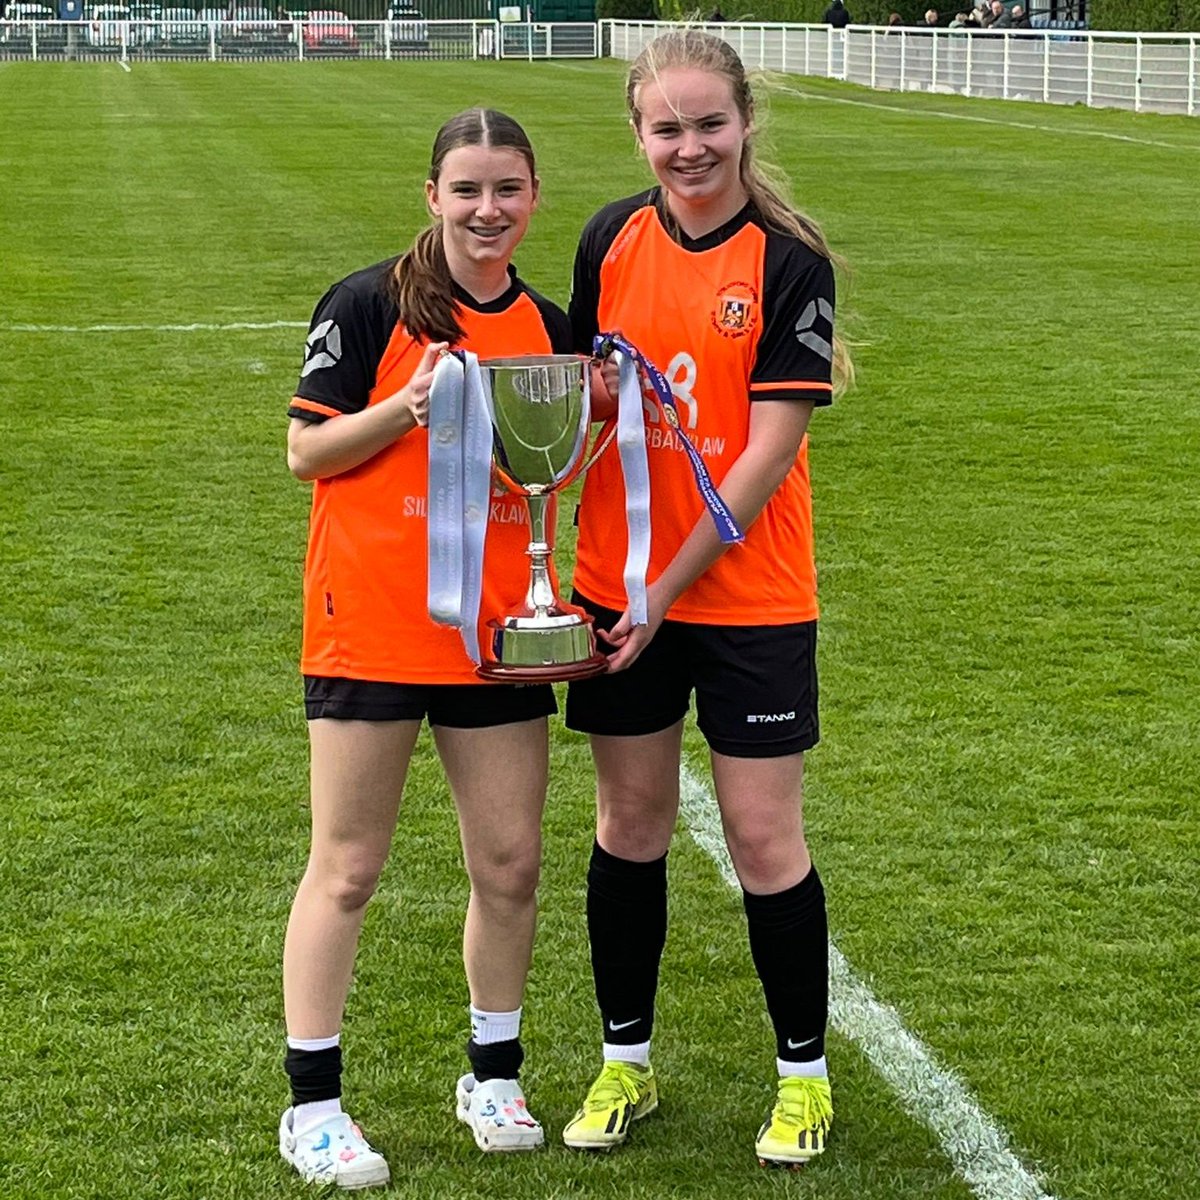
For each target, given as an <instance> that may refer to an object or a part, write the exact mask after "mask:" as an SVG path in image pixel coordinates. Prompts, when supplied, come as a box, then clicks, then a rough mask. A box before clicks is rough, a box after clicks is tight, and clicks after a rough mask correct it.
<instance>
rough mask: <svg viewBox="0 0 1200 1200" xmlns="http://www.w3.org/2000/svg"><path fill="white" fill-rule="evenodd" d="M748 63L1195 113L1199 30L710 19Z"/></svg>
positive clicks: (632, 47) (890, 84)
mask: <svg viewBox="0 0 1200 1200" xmlns="http://www.w3.org/2000/svg"><path fill="white" fill-rule="evenodd" d="M604 27H605V32H604V49H605V51H606V52H607V53H608V54H610V55H612V56H613V57H614V58H626V59H629V58H633V57H635V56H636V55H637V53H638V51H639V50H641V48H642V46H644V45H645V44H646V42H648V41H649V40H650V39H651V38H653V37H654V36H655V35H656V34H658V33H660V32H662V31H663V30H664V29H667V28H669V26H666V25H657V24H650V23H642V22H624V21H606V22H604ZM706 28H707V29H708V30H709V32H710V33H715V34H718V35H719V36H720V37H723V38H725V39H726V40H727V41H728V42H730V44H731V45H732V46H733V47H734V49H735V50H737V52H738V54H739V56H740V57H741V59H742V61H743V62H744V63H745V64H746V66H747V67H750V68H754V69H760V70H768V71H782V72H789V73H793V74H797V75H818V76H824V77H826V78H830V79H845V80H848V81H849V82H851V83H860V84H865V85H866V86H867V87H873V88H883V89H889V90H892V91H923V92H946V93H949V92H956V93H959V94H961V95H964V96H989V97H995V98H997V99H1005V100H1040V101H1044V102H1046V103H1051V104H1087V105H1093V106H1096V107H1109V108H1128V109H1132V110H1134V111H1135V112H1160V113H1186V114H1187V115H1188V116H1196V115H1197V114H1198V113H1200V79H1198V78H1197V76H1198V72H1200V34H1196V33H1174V34H1173V33H1098V32H1092V31H1084V30H1071V31H1069V32H1068V31H1061V30H1050V29H1047V30H1041V29H1033V30H1018V29H1011V30H1003V31H1000V30H997V31H995V32H991V31H989V30H977V31H974V32H967V31H963V30H951V29H936V30H925V29H905V28H903V27H899V28H894V29H885V28H881V27H875V26H850V27H848V28H846V29H831V28H830V27H829V26H827V25H774V24H771V25H768V24H763V25H748V24H743V23H742V22H737V23H736V24H735V23H727V24H720V25H709V26H707V27H706Z"/></svg>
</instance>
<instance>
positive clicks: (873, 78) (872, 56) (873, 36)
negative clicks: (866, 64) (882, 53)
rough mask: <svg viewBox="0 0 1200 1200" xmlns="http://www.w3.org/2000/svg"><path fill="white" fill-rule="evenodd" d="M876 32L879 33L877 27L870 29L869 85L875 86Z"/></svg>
mask: <svg viewBox="0 0 1200 1200" xmlns="http://www.w3.org/2000/svg"><path fill="white" fill-rule="evenodd" d="M878 34H879V30H877V29H872V30H871V87H875V86H876V78H877V75H876V58H877V56H876V53H875V39H876V37H877V36H878Z"/></svg>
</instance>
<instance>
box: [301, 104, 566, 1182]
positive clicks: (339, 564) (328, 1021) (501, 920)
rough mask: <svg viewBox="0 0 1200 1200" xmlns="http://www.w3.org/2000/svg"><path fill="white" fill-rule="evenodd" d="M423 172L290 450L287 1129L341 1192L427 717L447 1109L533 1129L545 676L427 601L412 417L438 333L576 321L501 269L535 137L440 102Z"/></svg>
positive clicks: (418, 442) (511, 529) (514, 574)
mask: <svg viewBox="0 0 1200 1200" xmlns="http://www.w3.org/2000/svg"><path fill="white" fill-rule="evenodd" d="M425 192H426V199H427V201H428V205H429V208H430V210H431V212H432V213H433V215H434V217H435V218H436V221H435V224H434V225H433V226H432V227H430V228H428V229H426V230H425V231H424V232H423V233H421V234H420V235H419V236H418V237H417V239H416V241H415V242H414V243H413V245H412V247H411V248H410V249H409V251H408V252H407V253H406V254H403V255H401V256H399V257H397V258H393V259H389V260H388V261H387V262H383V263H379V264H376V265H375V266H372V267H368V268H366V269H365V270H362V271H358V272H356V273H355V274H353V275H350V276H349V277H348V278H346V279H343V280H342V281H341V282H340V283H337V284H335V285H334V286H333V287H332V288H330V290H329V291H328V292H327V293H326V294H325V296H324V297H323V298H322V299H321V301H320V303H319V304H318V305H317V309H316V312H315V313H314V314H313V319H312V327H311V330H310V332H309V335H308V341H307V353H306V358H305V363H304V368H303V370H302V372H301V377H300V383H299V385H298V386H297V388H296V394H295V396H294V397H293V399H292V402H291V406H290V408H289V409H288V413H289V416H290V418H291V423H290V426H289V429H288V464H289V466H290V467H291V469H292V471H293V472H294V473H295V474H296V475H297V476H298V477H299V478H300V479H304V480H314V481H315V486H314V489H313V506H312V517H311V521H310V533H309V546H308V556H307V561H306V564H305V582H304V645H303V654H302V670H303V673H304V686H305V708H306V712H307V716H308V721H309V723H308V729H309V740H310V746H311V795H312V845H311V851H310V855H309V860H308V867H307V870H306V871H305V873H304V878H303V880H302V881H301V883H300V888H299V891H298V892H297V894H296V899H295V902H294V904H293V907H292V913H291V918H290V920H289V922H288V929H287V937H286V941H285V946H284V958H283V984H284V1005H285V1009H286V1018H287V1055H286V1063H285V1065H286V1069H287V1073H288V1077H289V1080H290V1083H291V1090H292V1102H291V1105H290V1107H289V1108H288V1109H287V1111H286V1112H285V1113H284V1114H283V1118H282V1120H281V1122H280V1129H279V1147H280V1153H281V1154H282V1155H283V1157H284V1159H285V1160H286V1161H287V1162H288V1163H290V1164H291V1165H292V1166H293V1167H294V1168H295V1169H296V1170H297V1171H298V1172H299V1173H300V1174H301V1175H302V1176H303V1177H304V1178H305V1179H308V1180H312V1181H316V1182H320V1183H327V1184H328V1183H332V1184H336V1185H338V1186H340V1187H345V1188H359V1187H368V1186H372V1185H377V1184H383V1183H386V1182H387V1181H388V1178H389V1170H388V1165H387V1162H386V1161H385V1159H384V1157H383V1155H382V1154H381V1153H380V1152H379V1151H378V1150H376V1149H374V1148H373V1147H372V1146H371V1145H370V1144H369V1143H368V1142H367V1140H366V1139H365V1137H364V1136H363V1134H362V1131H361V1130H360V1128H359V1127H358V1125H356V1124H355V1123H354V1122H353V1121H352V1120H351V1118H350V1117H349V1115H348V1114H347V1113H346V1112H345V1110H344V1109H343V1107H342V1059H341V1029H342V1016H343V1010H344V1008H345V1003H346V996H347V993H348V990H349V987H350V980H351V974H352V971H353V966H354V958H355V951H356V948H357V944H358V936H359V930H360V928H361V926H362V920H363V911H364V909H365V907H366V904H367V902H368V900H369V899H370V897H371V895H372V893H373V892H374V890H375V886H376V883H377V881H378V879H379V874H380V871H381V870H382V868H383V865H384V862H385V860H386V858H387V856H388V850H389V846H390V843H391V838H392V833H393V830H394V829H395V824H396V816H397V811H398V806H399V803H400V796H401V792H402V790H403V788H404V781H405V777H406V774H407V771H408V764H409V760H410V758H411V756H412V754H413V749H414V746H415V744H416V740H417V734H418V732H419V730H420V727H421V722H422V720H423V719H428V722H429V725H430V727H431V729H432V732H433V739H434V743H435V745H436V747H437V753H438V755H439V757H440V758H441V761H442V765H443V767H444V768H445V771H446V777H447V780H448V782H449V785H450V791H451V793H452V795H453V797H454V803H455V806H456V808H457V810H458V820H459V828H460V832H461V836H462V847H463V854H464V857H465V860H466V867H467V872H468V875H469V878H470V884H471V894H470V901H469V903H468V906H467V914H466V926H465V929H464V933H463V957H464V962H465V966H466V975H467V984H468V989H469V992H470V1005H471V1006H470V1020H471V1039H470V1041H469V1042H468V1044H467V1054H468V1058H469V1066H470V1070H469V1071H468V1072H467V1073H466V1074H465V1075H463V1077H462V1078H461V1079H460V1080H459V1083H458V1087H457V1096H456V1101H455V1103H456V1111H457V1114H458V1116H459V1118H460V1119H461V1120H462V1121H464V1122H465V1123H466V1124H467V1125H469V1126H470V1128H471V1130H472V1132H473V1134H474V1137H475V1141H476V1142H477V1144H478V1145H479V1147H480V1148H481V1149H483V1150H487V1151H492V1150H527V1149H533V1148H535V1147H537V1146H539V1145H541V1144H542V1140H543V1136H542V1129H541V1126H540V1125H539V1124H538V1123H537V1121H536V1120H534V1119H533V1117H532V1116H531V1115H530V1113H529V1110H528V1107H527V1106H526V1103H525V1097H524V1094H523V1092H522V1090H521V1086H520V1084H519V1082H518V1073H519V1071H520V1068H521V1062H522V1059H523V1057H524V1055H523V1051H522V1048H521V1042H520V1028H521V1002H522V996H523V992H524V987H525V977H526V974H527V972H528V969H529V960H530V953H531V948H532V944H533V934H534V923H535V919H536V889H537V883H538V871H539V865H540V855H541V841H540V827H541V815H542V806H543V803H544V801H545V794H546V774H547V765H546V764H547V728H546V719H547V715H548V714H549V713H551V712H553V711H554V710H555V703H554V696H553V693H552V691H551V689H550V688H549V686H548V685H537V686H531V687H515V686H510V685H501V684H485V683H483V682H481V681H480V680H479V679H478V678H477V677H476V675H475V672H474V669H473V664H472V663H471V661H470V659H469V658H468V657H467V655H466V653H465V651H464V649H463V645H462V642H461V641H460V639H459V635H458V633H457V632H456V631H454V630H452V629H449V628H446V627H444V626H439V625H435V624H434V623H433V622H432V621H431V620H430V619H429V616H428V613H427V610H426V519H425V509H426V506H425V498H426V496H425V493H426V488H427V473H428V442H427V434H426V429H425V425H426V422H427V419H428V411H429V386H430V381H431V377H432V373H433V368H434V364H435V363H436V361H437V357H438V354H439V353H440V352H441V351H442V350H444V349H445V348H446V347H447V346H453V347H462V348H465V349H467V350H471V351H474V352H475V353H478V354H479V355H480V356H481V357H485V358H487V357H500V356H504V355H512V354H526V353H528V354H546V353H550V352H560V351H563V350H567V349H569V343H570V334H569V329H568V326H567V322H566V316H565V314H564V313H563V312H562V310H561V309H559V308H557V307H556V306H555V305H553V304H551V303H550V302H549V301H547V300H545V299H544V298H543V297H541V296H539V295H538V294H537V293H536V292H534V291H533V290H532V289H530V288H529V287H528V286H527V285H526V284H524V283H523V282H522V281H521V280H520V279H519V278H518V277H517V275H516V272H515V271H514V269H513V267H512V257H513V254H514V252H515V250H516V248H517V246H518V244H519V243H520V241H521V239H522V237H523V236H524V235H525V231H526V229H527V228H528V226H529V221H530V217H531V216H532V214H533V211H534V208H535V207H536V204H537V199H538V179H537V174H536V172H535V168H534V157H533V150H532V148H531V147H530V144H529V139H528V138H527V137H526V135H525V133H524V131H523V130H522V129H521V127H520V125H518V124H517V122H516V121H514V120H513V119H512V118H511V117H507V116H505V115H504V114H503V113H498V112H495V111H493V110H490V109H471V110H469V111H467V112H463V113H460V114H459V115H458V116H456V117H454V118H452V119H451V120H449V121H447V122H446V124H445V125H444V126H443V127H442V128H441V130H440V131H439V132H438V135H437V138H436V140H435V142H434V147H433V161H432V163H431V165H430V168H429V179H428V181H427V183H426V185H425ZM522 503H523V502H522V501H521V500H520V499H519V498H517V497H502V498H496V499H495V500H494V501H493V504H492V510H491V511H492V521H493V524H492V527H491V528H490V529H489V533H488V540H487V552H486V558H485V568H484V594H483V603H482V613H481V621H486V620H487V618H488V616H489V614H490V615H492V616H495V615H497V614H498V613H500V612H503V611H507V610H509V609H511V608H512V607H513V606H514V605H515V604H516V603H517V602H519V601H520V599H521V598H522V597H523V595H524V592H525V588H526V586H527V583H528V568H527V567H525V565H524V560H525V554H524V552H525V549H526V546H527V543H528V528H527V525H526V523H525V520H524V517H523V513H522V511H521V510H520V505H521V504H522ZM498 510H500V511H498ZM397 953H399V954H402V953H403V949H402V948H400V949H399V950H398V951H397ZM357 1054H358V1056H359V1058H360V1059H361V1058H365V1057H367V1056H368V1055H369V1054H370V1047H369V1046H361V1045H360V1046H359V1047H358V1048H357Z"/></svg>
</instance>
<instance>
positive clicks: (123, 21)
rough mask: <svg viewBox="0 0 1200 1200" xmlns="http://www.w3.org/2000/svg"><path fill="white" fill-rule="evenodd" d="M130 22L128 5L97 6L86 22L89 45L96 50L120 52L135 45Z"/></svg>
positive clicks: (91, 11)
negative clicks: (121, 49) (123, 47)
mask: <svg viewBox="0 0 1200 1200" xmlns="http://www.w3.org/2000/svg"><path fill="white" fill-rule="evenodd" d="M129 20H130V15H129V7H128V5H125V4H97V5H95V6H94V7H93V8H92V9H91V10H90V11H89V12H88V19H87V21H86V22H85V31H86V34H87V43H88V45H89V46H91V47H92V48H93V49H95V50H119V49H120V48H121V47H122V46H131V45H133V38H132V36H131V30H130V26H129Z"/></svg>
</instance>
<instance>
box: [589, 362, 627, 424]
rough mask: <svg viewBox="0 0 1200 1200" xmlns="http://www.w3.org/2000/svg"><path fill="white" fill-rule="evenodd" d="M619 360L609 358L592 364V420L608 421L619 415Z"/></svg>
mask: <svg viewBox="0 0 1200 1200" xmlns="http://www.w3.org/2000/svg"><path fill="white" fill-rule="evenodd" d="M620 375H621V373H620V368H619V367H618V366H617V360H616V359H615V358H613V357H612V356H611V355H609V357H608V358H605V359H602V360H601V361H600V362H598V363H596V362H593V364H592V420H593V421H607V420H608V419H609V418H610V417H615V416H616V415H617V397H618V396H619V395H620V392H621V382H620Z"/></svg>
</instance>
